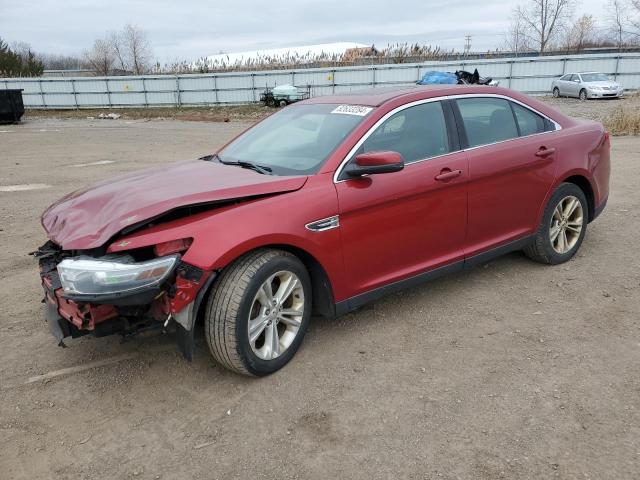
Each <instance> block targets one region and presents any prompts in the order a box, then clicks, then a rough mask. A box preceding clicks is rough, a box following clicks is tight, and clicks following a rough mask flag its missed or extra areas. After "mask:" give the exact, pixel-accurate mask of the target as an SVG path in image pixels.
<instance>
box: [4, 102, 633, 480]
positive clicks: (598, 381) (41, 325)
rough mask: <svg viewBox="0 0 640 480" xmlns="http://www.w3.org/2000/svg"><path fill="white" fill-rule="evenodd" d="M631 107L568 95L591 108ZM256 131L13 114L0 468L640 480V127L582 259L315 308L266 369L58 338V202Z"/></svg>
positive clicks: (69, 473) (30, 473) (158, 345)
mask: <svg viewBox="0 0 640 480" xmlns="http://www.w3.org/2000/svg"><path fill="white" fill-rule="evenodd" d="M622 102H626V100H622V101H620V102H586V103H585V102H583V103H580V104H577V105H574V104H575V103H577V102H573V100H567V99H562V100H553V103H554V104H555V105H558V106H559V107H560V108H563V109H565V110H567V111H569V112H570V113H574V114H575V113H576V111H575V110H573V108H580V109H587V110H589V109H592V108H593V109H604V108H610V107H609V104H611V105H613V104H616V103H622ZM589 112H591V110H589ZM582 114H583V115H584V113H582ZM245 126H246V125H245V124H241V123H237V122H229V123H204V122H182V121H176V120H165V121H142V120H132V121H124V120H114V121H109V120H102V121H99V120H95V121H87V120H72V119H66V120H60V119H56V118H40V119H32V118H30V117H29V116H27V117H26V121H25V122H24V123H23V124H22V125H15V126H0V147H1V148H0V272H1V273H0V304H1V305H2V307H3V308H2V310H1V311H0V478H2V479H3V480H4V479H33V478H38V479H41V478H42V479H48V478H52V479H53V478H55V479H76V478H82V479H85V478H86V479H101V478H114V479H129V478H136V479H137V478H140V479H185V478H194V479H216V478H221V479H222V478H224V479H227V478H238V479H246V478H274V479H283V478H301V479H306V478H323V479H324V478H362V479H378V478H380V479H383V478H384V479H387V478H388V479H396V478H415V479H418V478H419V479H441V478H442V479H457V478H462V479H498V478H506V479H534V478H535V479H540V478H562V479H594V480H595V479H597V480H600V479H615V480H621V479H636V478H639V477H640V397H639V393H640V369H639V368H638V360H639V356H640V320H639V318H638V311H639V307H640V272H639V271H638V265H639V262H638V258H639V253H640V252H639V249H640V248H639V246H638V232H640V216H639V214H638V212H639V211H640V193H639V191H638V187H637V185H638V179H639V178H640V162H638V158H640V138H637V137H616V138H614V139H613V155H612V161H613V173H612V179H611V181H612V193H611V198H610V201H609V206H608V208H607V209H606V210H605V212H604V213H603V215H602V216H601V217H600V218H599V219H598V220H597V221H596V222H594V223H593V224H591V225H589V230H588V234H587V237H586V239H585V242H584V244H583V247H582V249H581V251H580V253H579V255H577V256H576V257H575V258H574V259H573V260H572V261H570V262H569V263H567V264H565V265H562V266H557V267H546V266H542V265H538V264H535V263H532V262H530V261H528V260H527V259H526V258H524V257H523V256H522V255H520V254H511V255H508V256H506V257H503V258H501V259H498V260H496V261H493V262H491V263H489V264H486V265H483V266H480V267H478V268H475V269H472V270H470V271H466V272H463V273H460V274H456V275H453V276H449V277H446V278H444V279H440V280H437V281H435V282H432V283H429V284H426V285H424V286H421V287H417V288H413V289H410V290H407V291H405V292H403V293H400V294H398V295H394V296H391V297H388V298H386V299H384V300H381V301H378V302H375V303H373V304H370V305H368V306H366V307H365V308H363V309H361V310H359V311H357V312H355V313H353V314H350V315H347V316H345V317H342V318H339V319H335V320H321V319H318V320H315V321H314V322H313V323H312V325H311V328H310V331H309V333H308V335H307V338H306V339H305V342H304V344H303V346H302V348H301V349H300V351H299V352H298V354H297V355H296V357H295V358H294V360H293V362H292V363H291V364H290V365H289V366H287V367H286V368H284V369H283V370H282V371H280V372H279V373H277V374H275V375H272V376H270V377H268V378H263V379H249V378H244V377H239V376H237V375H234V374H232V373H229V372H227V371H225V370H223V369H222V368H220V367H218V366H216V365H215V364H214V362H213V360H212V359H211V357H210V355H209V353H208V351H207V347H206V344H205V343H204V341H203V339H202V338H198V345H197V352H196V357H195V360H194V361H193V363H187V362H185V361H184V360H183V359H182V358H181V357H180V355H179V354H178V353H177V352H176V350H175V348H174V343H173V338H172V337H171V336H170V335H165V336H151V337H142V338H137V339H134V340H130V341H127V342H125V343H121V342H120V340H119V339H118V338H114V337H112V338H102V339H91V338H83V339H79V340H74V341H70V342H68V344H69V348H67V349H62V348H58V347H57V346H56V345H55V342H54V341H53V339H52V337H51V336H50V334H49V333H48V330H47V327H46V324H45V322H44V321H43V313H42V307H41V304H40V302H39V300H40V298H41V297H42V292H41V289H40V286H39V282H38V274H37V267H36V264H35V262H34V261H33V259H31V258H29V257H28V256H27V252H29V251H31V250H32V249H34V248H35V247H37V246H38V245H40V244H41V243H42V242H43V240H44V235H43V232H42V230H41V227H40V225H39V215H40V213H41V212H42V210H43V209H44V208H45V207H46V206H47V205H48V204H50V203H51V202H52V201H54V200H55V199H57V198H58V197H60V196H61V195H63V194H64V193H66V192H68V191H70V190H73V189H76V188H79V187H81V186H83V185H86V184H89V183H91V182H94V181H97V180H99V179H103V178H106V177H110V176H112V175H116V174H119V173H123V172H128V171H132V170H135V169H139V168H142V167H146V166H149V165H152V164H159V165H161V164H164V163H166V162H169V161H172V160H176V159H184V158H192V157H195V156H199V155H203V154H206V153H208V152H210V151H211V150H212V149H213V148H214V147H215V146H216V145H219V144H221V143H222V142H224V141H225V140H226V139H228V138H229V137H230V136H232V135H233V134H235V133H237V132H238V131H240V130H241V129H242V128H244V127H245ZM96 162H98V163H96ZM25 184H30V185H31V188H33V189H31V190H24V191H2V187H3V186H4V187H6V186H8V185H14V186H15V185H25ZM5 190H7V189H6V188H5ZM14 190H15V189H14ZM91 366H93V367H94V368H86V367H91ZM67 368H68V369H70V370H67V371H64V370H62V369H67ZM83 368H86V369H84V370H82V369H83ZM60 373H66V374H60ZM48 374H50V375H48ZM39 375H44V377H37V376H39ZM34 377H36V378H34Z"/></svg>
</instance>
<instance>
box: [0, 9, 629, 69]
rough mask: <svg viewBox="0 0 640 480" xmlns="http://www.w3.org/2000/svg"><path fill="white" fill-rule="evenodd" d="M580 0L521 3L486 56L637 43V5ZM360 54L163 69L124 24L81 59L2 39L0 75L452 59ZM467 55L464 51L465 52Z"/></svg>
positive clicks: (418, 49) (392, 48) (141, 36)
mask: <svg viewBox="0 0 640 480" xmlns="http://www.w3.org/2000/svg"><path fill="white" fill-rule="evenodd" d="M579 7H580V3H579V0H523V3H521V4H520V5H518V6H516V7H515V8H514V9H513V10H512V12H511V19H510V25H509V28H508V31H507V32H505V33H504V34H503V37H504V38H503V42H502V44H501V45H500V47H499V48H497V49H496V50H494V51H493V52H486V54H485V55H488V56H491V54H493V53H496V54H503V53H505V52H508V53H513V54H515V55H516V56H517V55H520V54H523V53H531V52H538V53H541V54H544V53H548V52H566V53H579V52H580V51H582V50H584V49H586V48H593V47H609V48H618V49H620V50H622V49H624V48H627V47H638V46H640V0H606V4H605V5H604V7H603V9H602V10H601V12H602V15H600V16H599V17H598V18H597V19H596V18H595V17H594V16H593V15H591V14H588V13H581V12H580V11H579ZM363 50H364V51H363V52H361V53H360V57H359V58H358V57H356V58H354V57H353V56H352V55H342V54H320V55H298V54H286V55H282V56H266V55H265V56H259V57H256V58H252V59H246V60H242V61H236V62H231V61H229V60H228V59H227V60H225V58H224V57H222V58H220V57H218V58H217V59H215V60H212V59H209V58H208V57H201V58H200V59H199V60H196V61H195V62H193V61H187V60H184V61H174V62H169V63H165V64H164V65H161V64H160V62H158V61H154V59H153V50H152V47H151V42H150V41H149V38H148V35H147V33H146V31H145V30H143V29H141V28H139V27H138V26H135V25H131V24H128V25H125V26H124V27H123V28H122V29H121V30H117V31H110V32H107V33H106V34H105V35H104V36H101V37H99V38H96V39H95V40H94V42H93V44H92V46H91V47H90V48H88V49H87V50H85V51H84V52H82V54H80V55H59V54H39V53H34V52H33V51H32V50H31V47H30V46H29V45H28V44H25V43H13V44H11V46H9V45H7V43H5V42H4V41H2V39H0V76H5V77H20V76H39V75H42V72H43V70H45V69H46V70H91V71H93V72H94V73H95V74H96V75H100V76H103V75H142V74H145V73H158V74H164V73H166V74H174V73H189V72H201V73H206V72H216V71H229V70H249V69H252V70H259V69H277V68H291V67H293V66H296V65H305V66H318V67H326V66H340V65H343V64H344V65H347V64H361V63H358V62H362V61H370V62H371V63H404V62H414V61H425V60H439V59H444V58H451V57H454V56H455V55H464V54H460V53H459V54H456V52H455V51H454V50H444V49H441V48H440V47H437V46H436V47H432V46H430V45H426V44H419V43H415V44H402V43H400V44H394V45H388V46H386V47H385V48H382V49H376V48H375V46H372V47H370V48H367V49H363ZM466 53H467V52H465V54H466Z"/></svg>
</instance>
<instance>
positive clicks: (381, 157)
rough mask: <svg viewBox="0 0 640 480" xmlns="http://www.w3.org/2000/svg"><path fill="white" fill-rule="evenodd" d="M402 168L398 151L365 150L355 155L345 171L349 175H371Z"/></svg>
mask: <svg viewBox="0 0 640 480" xmlns="http://www.w3.org/2000/svg"><path fill="white" fill-rule="evenodd" d="M403 168H404V160H403V159H402V155H400V154H399V153H398V152H367V153H361V154H360V155H356V158H355V161H353V162H351V163H350V164H349V166H348V167H347V169H346V170H345V173H346V174H347V175H349V176H350V177H361V176H362V175H373V174H376V173H392V172H399V171H400V170H402V169H403Z"/></svg>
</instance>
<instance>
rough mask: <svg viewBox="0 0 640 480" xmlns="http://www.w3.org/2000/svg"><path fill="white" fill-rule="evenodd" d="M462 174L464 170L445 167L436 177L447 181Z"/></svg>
mask: <svg viewBox="0 0 640 480" xmlns="http://www.w3.org/2000/svg"><path fill="white" fill-rule="evenodd" d="M460 175H462V170H450V169H448V168H444V169H442V171H441V172H440V173H439V174H438V175H436V176H435V177H434V178H435V180H438V181H439V182H446V181H447V180H451V179H452V178H456V177H459V176H460Z"/></svg>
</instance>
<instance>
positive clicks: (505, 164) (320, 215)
mask: <svg viewBox="0 0 640 480" xmlns="http://www.w3.org/2000/svg"><path fill="white" fill-rule="evenodd" d="M609 149H610V143H609V135H608V134H607V133H606V132H605V131H604V130H603V127H602V125H600V124H599V123H595V122H591V121H584V120H576V119H572V118H570V117H567V116H565V115H563V114H561V113H559V112H557V111H556V110H554V109H552V108H550V107H549V106H547V105H545V104H543V103H541V102H539V101H537V100H535V99H532V98H530V97H527V96H525V95H522V94H519V93H516V92H513V91H510V90H506V89H501V88H494V87H486V86H455V85H454V86H448V85H439V86H433V87H411V88H403V89H395V90H388V89H376V90H373V91H368V92H363V93H360V92H357V93H353V94H348V95H338V96H326V97H318V98H313V99H310V100H306V101H302V102H300V103H297V104H295V105H292V106H290V107H287V108H285V109H283V110H281V111H280V112H278V113H276V114H274V115H272V116H269V117H268V118H266V119H265V120H263V121H261V122H259V123H258V124H256V125H255V126H253V127H252V128H250V129H248V130H247V131H246V132H244V133H243V134H241V135H239V136H238V137H236V138H235V139H234V140H232V141H231V142H229V143H228V144H227V145H226V146H225V147H223V148H222V149H220V150H219V151H218V152H217V153H215V154H211V155H207V156H204V157H202V158H199V159H197V160H190V161H184V162H180V163H175V164H172V165H168V166H166V165H163V166H161V167H160V166H159V167H156V168H152V169H149V170H143V171H138V172H135V173H132V174H129V175H126V176H123V177H120V178H117V179H114V180H108V181H104V182H102V183H99V184H97V185H93V186H91V187H89V188H85V189H82V190H79V191H76V192H73V193H71V194H69V195H67V196H66V197H64V198H62V199H60V200H59V201H58V202H56V203H55V204H54V205H52V206H51V207H49V208H48V209H47V210H46V211H45V213H44V214H43V216H42V225H43V227H44V229H45V231H46V233H47V235H48V237H49V241H48V242H47V243H46V244H45V245H43V246H42V247H41V248H40V249H38V250H37V251H36V252H34V255H35V256H37V257H38V258H39V262H40V275H41V278H42V285H43V287H44V291H45V304H46V317H47V321H48V323H49V326H50V329H51V331H52V333H53V335H54V336H55V337H56V339H57V340H58V341H59V342H62V341H63V339H64V338H66V337H79V336H82V335H85V334H93V335H95V336H103V335H108V334H122V335H131V334H134V333H136V332H139V331H141V330H145V329H149V328H165V329H175V331H176V338H177V342H178V345H179V348H180V349H181V350H182V352H183V353H184V355H185V356H186V357H187V358H191V357H192V355H193V349H194V346H193V343H194V340H193V338H194V331H195V329H196V326H198V325H203V326H204V334H205V337H206V340H207V343H208V345H209V348H210V350H211V353H212V354H213V356H214V357H215V359H216V360H217V361H218V362H219V363H220V364H221V365H224V366H225V367H228V368H230V369H232V370H234V371H236V372H240V373H243V374H251V375H266V374H269V373H271V372H274V371H276V370H278V369H279V368H281V367H282V366H284V365H285V364H286V363H287V362H288V361H289V360H290V359H291V358H292V356H293V355H294V354H295V352H296V351H297V350H298V347H299V346H300V344H301V342H302V339H303V337H304V334H305V331H306V330H307V327H308V325H309V322H310V319H311V317H312V315H322V316H327V317H333V316H336V315H342V314H344V313H346V312H349V311H352V310H354V309H357V308H358V307H360V306H361V305H363V304H364V303H366V302H369V301H372V300H375V299H377V298H379V297H381V296H383V295H387V294H390V293H393V292H396V291H397V290H399V289H401V288H405V287H408V286H412V285H416V284H418V283H420V282H423V281H425V280H430V279H433V278H435V277H438V276H440V275H442V274H445V273H449V272H455V271H458V270H460V269H463V268H465V267H470V266H473V265H476V264H478V263H479V262H485V261H487V260H489V259H491V258H493V257H496V256H498V255H502V254H504V253H507V252H511V251H514V250H523V251H524V252H525V253H526V254H527V255H528V256H529V257H531V258H532V259H533V260H536V261H539V262H543V263H547V264H558V263H562V262H565V261H567V260H569V259H570V258H571V257H573V255H574V254H575V253H576V251H577V250H578V248H579V247H580V244H581V243H582V241H583V239H584V237H585V234H586V230H587V225H588V223H589V222H591V221H593V220H594V219H595V218H596V217H597V216H598V215H599V214H600V212H602V210H603V209H604V207H605V204H606V201H607V197H608V193H609V171H610V164H609ZM390 321H397V322H401V321H402V318H401V317H399V318H396V319H391V320H390Z"/></svg>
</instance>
